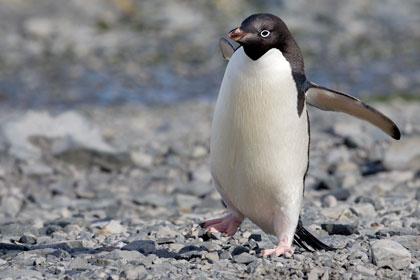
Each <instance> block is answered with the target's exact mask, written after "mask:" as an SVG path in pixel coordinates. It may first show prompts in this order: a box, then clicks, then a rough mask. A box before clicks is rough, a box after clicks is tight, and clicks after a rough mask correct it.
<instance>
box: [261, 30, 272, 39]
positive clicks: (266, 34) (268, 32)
mask: <svg viewBox="0 0 420 280" xmlns="http://www.w3.org/2000/svg"><path fill="white" fill-rule="evenodd" d="M260 34H261V37H264V38H266V37H268V36H269V35H270V31H268V30H263V31H261V33H260Z"/></svg>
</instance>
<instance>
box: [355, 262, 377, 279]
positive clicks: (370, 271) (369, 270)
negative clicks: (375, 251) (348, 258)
mask: <svg viewBox="0 0 420 280" xmlns="http://www.w3.org/2000/svg"><path fill="white" fill-rule="evenodd" d="M356 271H357V272H360V273H362V274H364V275H369V276H375V274H376V269H375V268H369V267H366V266H363V265H356Z"/></svg>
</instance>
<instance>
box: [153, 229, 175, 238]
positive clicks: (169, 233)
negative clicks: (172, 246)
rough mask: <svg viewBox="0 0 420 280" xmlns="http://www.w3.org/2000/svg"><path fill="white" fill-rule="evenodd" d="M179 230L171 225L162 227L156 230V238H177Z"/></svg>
mask: <svg viewBox="0 0 420 280" xmlns="http://www.w3.org/2000/svg"><path fill="white" fill-rule="evenodd" d="M179 235H180V234H179V232H178V231H175V230H173V229H171V228H169V227H161V228H159V230H158V231H157V232H156V238H175V237H177V236H179Z"/></svg>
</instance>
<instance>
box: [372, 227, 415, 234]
mask: <svg viewBox="0 0 420 280" xmlns="http://www.w3.org/2000/svg"><path fill="white" fill-rule="evenodd" d="M377 235H378V236H395V235H398V236H404V235H416V236H417V235H418V232H417V230H416V229H410V228H403V227H392V228H382V229H380V230H378V232H377Z"/></svg>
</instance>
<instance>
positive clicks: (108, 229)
mask: <svg viewBox="0 0 420 280" xmlns="http://www.w3.org/2000/svg"><path fill="white" fill-rule="evenodd" d="M125 231H126V229H125V227H124V226H122V225H121V224H120V223H119V222H117V221H114V220H111V221H109V223H108V224H106V225H105V226H104V227H103V228H102V229H101V231H100V232H101V233H105V234H119V233H123V232H125Z"/></svg>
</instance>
